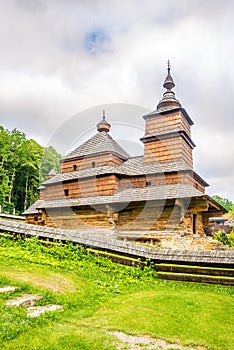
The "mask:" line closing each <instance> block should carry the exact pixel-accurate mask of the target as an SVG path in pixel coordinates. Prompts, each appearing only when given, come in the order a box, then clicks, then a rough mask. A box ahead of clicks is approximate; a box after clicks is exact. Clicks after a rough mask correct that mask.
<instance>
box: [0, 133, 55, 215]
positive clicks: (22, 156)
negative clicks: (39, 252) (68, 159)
mask: <svg viewBox="0 0 234 350" xmlns="http://www.w3.org/2000/svg"><path fill="white" fill-rule="evenodd" d="M60 159H61V156H60V155H59V154H58V153H57V152H56V150H55V149H54V148H53V147H51V146H50V147H46V148H44V147H42V146H41V145H39V144H38V143H37V142H36V141H35V140H27V138H26V136H25V134H24V133H22V132H20V131H18V130H17V129H14V130H12V131H9V130H7V129H6V130H5V129H4V128H3V127H2V126H0V207H1V210H2V211H3V212H5V213H13V212H16V213H22V212H23V211H24V210H25V209H26V208H27V207H29V206H30V205H31V204H33V203H34V202H35V201H36V200H37V198H38V190H37V189H38V187H39V183H40V181H44V180H45V179H47V174H48V173H49V171H50V170H51V168H52V167H53V166H54V167H55V170H56V171H57V172H58V171H59V161H60Z"/></svg>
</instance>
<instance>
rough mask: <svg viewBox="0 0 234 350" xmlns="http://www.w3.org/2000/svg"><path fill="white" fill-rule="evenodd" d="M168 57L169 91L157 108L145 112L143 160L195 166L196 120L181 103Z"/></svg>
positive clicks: (166, 82) (166, 86) (165, 93)
mask: <svg viewBox="0 0 234 350" xmlns="http://www.w3.org/2000/svg"><path fill="white" fill-rule="evenodd" d="M170 70H171V68H170V63H169V61H168V68H167V76H166V79H165V81H164V84H163V87H164V88H165V89H166V91H165V92H164V94H163V97H162V99H161V100H160V101H159V103H158V105H157V109H156V110H155V111H153V112H151V113H149V114H147V115H145V116H144V119H145V121H146V126H145V135H144V137H143V138H142V139H141V141H142V142H143V143H144V163H145V164H150V163H155V162H161V163H165V162H168V163H171V162H173V163H175V162H176V163H177V162H180V163H183V164H184V165H186V167H187V168H191V169H192V168H193V157H192V150H193V148H194V147H195V144H194V143H193V141H192V140H191V132H190V126H191V125H193V121H192V120H191V118H190V117H189V115H188V114H187V112H186V110H185V109H184V108H182V107H181V104H180V102H179V101H178V100H177V99H176V97H175V93H174V91H173V90H172V89H173V88H174V87H175V83H174V81H173V78H172V76H171V72H170Z"/></svg>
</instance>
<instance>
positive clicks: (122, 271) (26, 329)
mask: <svg viewBox="0 0 234 350" xmlns="http://www.w3.org/2000/svg"><path fill="white" fill-rule="evenodd" d="M0 276H1V277H0V286H5V285H9V284H10V285H16V286H17V287H18V289H17V290H16V291H15V292H13V293H12V292H11V293H6V294H0V344H1V349H25V350H26V349H28V350H29V349H30V350H32V349H37V350H39V349H40V350H43V349H54V350H60V349H61V350H62V349H63V350H70V349H82V350H86V349H90V350H96V349H97V350H104V349H106V350H112V349H117V343H118V341H117V339H116V338H115V337H114V336H111V335H109V334H108V332H109V331H114V330H117V331H122V332H125V333H127V334H133V335H149V336H151V337H153V338H162V339H165V340H167V341H168V342H176V343H177V342H178V343H182V344H184V345H190V346H194V347H196V346H204V347H205V348H206V349H210V350H212V349H213V350H221V349H225V350H231V349H233V344H234V336H233V329H232V328H233V321H234V319H233V317H234V316H233V315H234V306H233V295H234V288H233V287H230V286H219V285H214V286H213V285H205V284H195V283H189V282H174V281H165V280H158V279H157V278H156V273H155V271H154V270H152V269H151V268H150V267H147V268H146V269H145V270H144V271H142V270H141V269H140V268H137V267H135V268H133V267H127V266H121V265H118V264H115V263H112V262H111V261H109V260H107V259H105V258H104V257H97V256H93V255H91V254H87V252H85V251H84V250H83V249H80V248H77V247H74V246H72V245H71V244H68V245H65V246H64V245H53V246H51V247H48V246H45V245H42V244H41V243H40V242H38V241H37V240H36V239H27V240H24V241H22V240H18V241H13V240H10V239H9V238H6V237H5V238H4V237H2V238H0ZM23 293H39V294H41V295H43V296H44V298H43V299H42V300H41V301H40V302H39V304H41V305H45V304H48V303H57V304H62V305H64V309H63V310H62V311H56V312H52V313H46V314H44V315H41V316H40V317H38V318H32V319H30V318H28V317H27V315H26V312H25V310H24V308H11V307H6V305H5V302H6V299H9V298H11V297H13V296H16V295H21V294H23Z"/></svg>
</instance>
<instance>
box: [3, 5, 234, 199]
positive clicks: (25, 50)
mask: <svg viewBox="0 0 234 350" xmlns="http://www.w3.org/2000/svg"><path fill="white" fill-rule="evenodd" d="M233 11H234V3H233V1H231V0H230V1H228V0H226V1H223V2H220V1H219V0H217V1H215V0H212V1H211V0H207V1H200V0H191V1H187V0H180V1H178V0H172V1H170V2H165V1H161V0H160V1H157V2H156V1H153V0H148V1H145V2H144V4H143V3H142V1H139V0H129V1H123V0H119V1H117V0H112V1H109V2H107V1H104V0H103V1H102V0H96V1H95V0H90V1H88V2H87V1H75V0H67V1H65V0H57V1H55V0H51V1H45V0H34V1H32V0H11V1H6V2H1V4H0V47H1V56H0V124H2V125H4V126H5V127H8V128H14V127H16V128H18V129H20V130H22V131H24V132H25V133H26V134H27V135H28V137H34V138H35V139H37V140H38V141H40V142H43V143H44V144H46V143H47V142H48V141H49V139H50V138H51V137H52V135H53V134H54V132H55V131H56V129H57V128H59V127H62V125H63V124H64V123H65V122H66V121H67V120H68V119H69V118H70V117H71V116H72V115H75V114H76V113H79V112H81V111H82V110H86V109H89V108H91V107H93V106H98V105H103V104H109V103H128V104H136V105H141V106H144V107H146V108H148V109H151V110H153V109H155V107H156V105H157V103H158V101H159V99H160V97H161V95H162V92H163V89H162V83H163V80H164V78H165V70H166V61H167V59H168V58H169V59H170V60H171V64H172V75H173V77H174V80H175V83H176V88H175V92H176V96H177V98H178V99H179V100H180V102H181V103H182V105H183V106H184V107H185V108H186V110H187V111H188V113H189V114H190V115H191V117H192V119H193V120H194V122H195V125H194V126H193V129H192V135H193V137H194V141H195V143H196V144H197V148H196V149H195V150H194V156H195V164H196V171H197V172H198V173H199V172H201V175H202V176H204V177H205V179H206V180H207V181H208V182H209V183H210V184H211V188H210V189H209V191H211V189H213V190H214V193H215V191H216V190H217V191H219V195H222V189H223V195H225V196H226V197H229V198H231V199H232V200H234V192H233V188H232V183H233V170H234V169H233V166H232V163H233V153H234V151H233V150H234V143H233V136H232V135H233V129H234V127H233V104H232V99H233V95H234V87H233V86H234V84H233V82H234V67H233V65H232V62H233V58H234V47H233V45H232V42H231V35H230V33H232V31H233V15H232V14H233ZM95 111H96V110H95ZM110 117H111V116H110ZM95 118H96V120H98V119H99V115H96V116H93V119H95ZM116 118H117V117H116ZM93 119H92V118H87V119H86V121H85V127H87V129H89V128H90V127H92V126H93V124H92V125H91V123H93ZM116 122H117V120H116ZM222 184H223V186H222Z"/></svg>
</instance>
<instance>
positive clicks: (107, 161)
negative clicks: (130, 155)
mask: <svg viewBox="0 0 234 350" xmlns="http://www.w3.org/2000/svg"><path fill="white" fill-rule="evenodd" d="M94 163H95V167H99V166H105V165H113V166H115V165H120V164H121V163H123V159H121V158H119V157H118V156H117V155H115V154H111V153H109V154H104V155H95V156H90V157H88V156H86V157H82V158H81V159H77V158H75V159H69V160H63V162H61V166H60V172H61V173H67V172H71V171H75V170H78V171H79V170H83V169H89V168H92V167H94ZM74 166H75V167H74Z"/></svg>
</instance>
